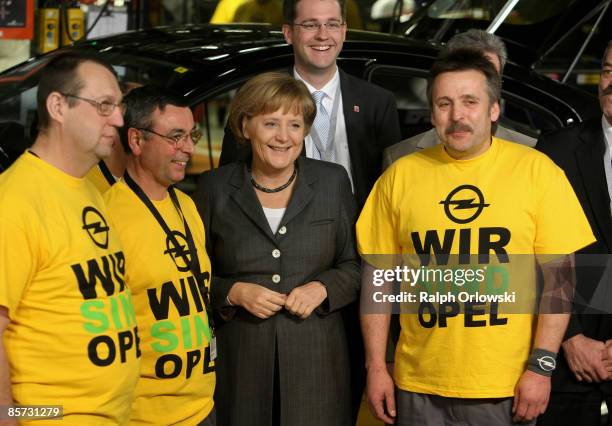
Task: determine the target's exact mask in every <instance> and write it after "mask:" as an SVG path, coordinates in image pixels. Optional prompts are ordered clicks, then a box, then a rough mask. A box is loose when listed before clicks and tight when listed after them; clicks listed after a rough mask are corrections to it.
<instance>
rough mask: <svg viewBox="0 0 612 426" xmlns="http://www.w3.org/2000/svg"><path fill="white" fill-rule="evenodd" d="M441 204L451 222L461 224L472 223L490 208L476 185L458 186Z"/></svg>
mask: <svg viewBox="0 0 612 426" xmlns="http://www.w3.org/2000/svg"><path fill="white" fill-rule="evenodd" d="M439 204H442V205H443V206H444V213H446V216H447V217H448V218H449V219H450V220H452V221H453V222H455V223H460V224H464V223H470V222H472V221H473V220H475V219H476V218H477V217H478V216H480V213H482V211H483V210H484V208H485V207H489V206H490V204H487V203H485V199H484V195H482V192H481V191H480V189H479V188H477V187H475V186H474V185H460V186H458V187H457V188H455V189H453V190H452V191H451V192H450V193H449V194H448V195H447V196H446V199H445V200H442V201H440V203H439Z"/></svg>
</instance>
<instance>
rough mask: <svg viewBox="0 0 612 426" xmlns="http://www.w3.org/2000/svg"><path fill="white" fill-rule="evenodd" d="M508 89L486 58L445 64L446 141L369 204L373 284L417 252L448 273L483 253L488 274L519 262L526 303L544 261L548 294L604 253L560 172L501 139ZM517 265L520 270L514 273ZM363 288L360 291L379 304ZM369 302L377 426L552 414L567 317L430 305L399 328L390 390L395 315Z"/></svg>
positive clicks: (435, 71) (438, 112)
mask: <svg viewBox="0 0 612 426" xmlns="http://www.w3.org/2000/svg"><path fill="white" fill-rule="evenodd" d="M500 86H501V82H500V77H499V75H498V73H497V72H496V71H495V69H494V68H493V66H492V64H491V63H490V62H489V61H488V60H487V59H486V58H485V57H484V56H482V54H481V53H480V52H477V51H474V50H457V51H452V52H446V53H443V54H442V55H441V57H440V58H438V60H437V61H436V62H435V64H434V66H433V68H432V71H431V75H430V82H429V87H428V95H429V98H430V104H431V108H432V117H431V118H432V124H433V125H434V127H435V128H436V132H437V133H438V136H439V137H440V139H441V140H442V142H443V143H442V144H441V145H438V146H435V147H433V148H430V149H427V150H423V151H420V152H418V153H415V154H411V155H409V156H406V157H403V158H401V159H400V160H398V161H397V162H396V163H394V164H393V165H392V166H391V167H390V168H389V169H388V170H387V171H386V172H385V173H384V174H383V176H382V177H381V178H380V179H379V180H378V182H377V183H376V185H375V186H374V189H373V190H372V192H371V193H370V196H369V198H368V201H367V202H366V204H365V207H364V209H363V211H362V213H361V216H360V218H359V221H358V223H357V239H358V245H359V250H360V253H361V255H362V256H363V258H364V260H365V261H366V263H368V264H369V265H371V266H369V267H367V268H365V270H364V271H366V272H367V271H370V272H371V273H372V275H371V277H374V278H375V277H376V271H373V272H372V269H373V268H377V267H380V266H381V265H382V262H383V261H382V260H381V257H380V256H377V255H398V254H405V255H407V254H419V255H421V259H423V262H424V261H425V258H426V257H429V258H430V259H435V260H436V261H437V263H438V265H444V264H445V262H448V259H449V256H448V255H453V254H455V255H459V256H455V257H454V259H455V260H456V259H458V260H459V263H462V262H466V263H469V262H470V261H471V259H469V258H470V256H469V255H470V254H479V256H477V257H479V258H481V259H479V262H480V265H479V266H481V267H482V268H481V269H482V271H484V272H483V274H485V275H486V271H487V266H488V267H489V268H491V269H494V267H498V266H499V265H501V266H502V267H503V266H504V265H506V264H507V265H506V266H507V267H508V269H507V271H509V277H510V278H509V281H510V284H511V285H514V286H515V287H516V286H518V285H520V286H521V287H520V288H518V290H517V292H518V293H530V292H534V293H535V287H536V280H535V278H536V277H535V259H536V258H537V259H538V260H541V259H542V256H543V255H554V256H551V257H553V258H556V262H555V263H556V264H557V265H561V267H560V268H559V269H557V272H558V274H557V278H559V279H558V281H556V282H555V280H552V279H551V277H552V274H551V272H550V271H551V269H550V266H546V265H542V268H543V274H544V280H545V283H544V284H545V289H549V288H553V285H558V286H560V287H559V288H563V287H562V286H564V285H567V284H568V283H570V282H569V281H570V279H569V278H567V274H568V273H569V272H571V271H568V269H569V267H568V265H569V264H571V263H569V262H571V254H572V253H574V252H575V251H576V250H578V249H580V248H582V247H584V246H585V245H587V244H589V243H591V242H592V241H593V235H592V232H591V229H590V227H589V225H588V222H587V221H586V218H585V216H584V213H583V212H582V209H581V207H580V205H579V203H578V201H577V199H576V196H575V194H574V193H573V191H572V189H571V187H570V185H569V183H568V182H567V179H566V178H565V176H564V174H563V172H562V171H561V170H560V169H559V168H558V167H556V166H555V165H554V164H553V163H552V162H551V161H550V160H548V159H547V158H546V157H545V156H543V155H541V154H540V153H538V152H536V151H535V150H533V149H531V148H528V147H525V146H522V145H519V144H514V143H510V142H507V141H504V140H501V139H498V138H495V137H493V138H492V137H491V123H492V122H494V121H497V119H498V117H499V103H498V102H499V97H500ZM423 255H428V256H423ZM461 255H463V260H462V256H461ZM466 255H467V257H468V260H467V261H466V260H465V257H466ZM518 255H521V256H522V258H521V259H523V260H524V259H525V258H527V260H530V259H531V263H529V262H527V263H526V264H521V262H518V260H517V258H518ZM514 256H516V257H514ZM510 257H512V260H513V261H516V262H518V263H519V264H521V267H516V266H515V267H514V268H510V267H509V265H510V263H509V262H510V260H511V259H510ZM377 259H378V260H377ZM455 269H456V268H455ZM476 272H477V271H476ZM485 275H483V276H485ZM365 282H367V281H364V283H365ZM370 282H371V283H372V284H373V285H377V284H376V283H375V281H374V280H372V281H370ZM419 285H421V283H419ZM452 285H457V286H461V285H463V283H459V282H458V280H455V281H454V282H453V281H451V286H452ZM364 286H366V287H364V288H363V289H362V293H363V294H366V295H367V294H369V293H371V291H370V290H371V289H370V288H368V287H367V284H364ZM520 296H523V294H519V297H520ZM419 297H420V295H419ZM457 300H459V301H457ZM463 302H465V303H463ZM566 302H567V301H566ZM363 303H364V298H363V296H362V317H361V321H362V329H363V334H364V341H365V345H366V366H367V370H368V385H367V394H368V401H369V403H370V406H371V408H372V411H373V412H374V414H375V415H376V416H377V417H378V418H379V419H381V420H384V421H386V422H388V423H391V422H393V421H394V420H395V424H396V425H402V426H405V425H438V424H447V423H449V422H465V424H491V425H508V424H512V423H513V422H514V421H522V422H534V421H535V418H536V417H537V416H538V415H539V414H541V413H542V412H543V411H544V409H545V408H546V404H547V401H548V397H549V393H550V374H551V372H552V371H551V370H552V369H554V364H555V357H556V353H557V351H558V349H559V345H560V342H561V338H562V336H563V333H564V331H565V328H566V326H567V321H568V315H567V313H566V312H567V311H562V310H560V311H549V313H550V314H548V315H542V314H541V315H539V316H537V317H536V316H534V315H533V314H532V313H531V311H528V310H526V309H525V310H522V311H520V310H519V311H516V312H501V311H500V310H499V309H498V305H496V303H497V302H491V301H489V302H488V303H483V302H482V301H480V300H477V301H476V302H474V301H473V300H468V301H466V300H465V298H464V299H460V298H457V299H453V300H451V301H449V302H440V303H435V302H434V303H432V302H431V300H429V299H427V298H424V300H423V299H421V298H419V299H417V300H416V302H415V305H416V309H415V311H416V312H414V313H408V314H402V315H401V316H400V323H401V334H400V340H399V343H398V345H397V349H396V354H395V371H394V378H393V380H392V379H391V377H390V376H389V374H388V373H387V369H386V365H385V348H386V339H387V334H388V326H389V320H390V315H388V314H386V313H376V314H372V313H371V312H372V311H371V310H370V314H369V313H368V309H369V307H371V306H372V305H368V304H363ZM565 306H569V305H567V304H566V305H565ZM394 384H395V386H396V387H397V392H396V393H394V387H393V386H394Z"/></svg>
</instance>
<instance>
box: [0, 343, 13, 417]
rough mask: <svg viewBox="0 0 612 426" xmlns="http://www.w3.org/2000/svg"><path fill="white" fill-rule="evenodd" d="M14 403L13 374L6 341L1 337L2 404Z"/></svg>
mask: <svg viewBox="0 0 612 426" xmlns="http://www.w3.org/2000/svg"><path fill="white" fill-rule="evenodd" d="M12 403H13V394H12V393H11V374H10V368H9V363H8V357H7V355H6V350H5V348H4V342H3V341H2V339H0V405H10V404H12Z"/></svg>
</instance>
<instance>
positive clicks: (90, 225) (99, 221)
mask: <svg viewBox="0 0 612 426" xmlns="http://www.w3.org/2000/svg"><path fill="white" fill-rule="evenodd" d="M82 220H83V228H82V229H84V230H85V231H87V235H89V238H91V240H92V241H93V242H94V244H95V245H97V246H98V247H100V248H103V249H106V248H108V231H109V227H108V225H107V223H106V220H105V219H104V216H102V213H100V212H99V211H98V210H96V209H95V208H94V207H91V206H87V207H85V208H84V209H83V213H82Z"/></svg>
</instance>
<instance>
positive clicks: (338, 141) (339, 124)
mask: <svg viewBox="0 0 612 426" xmlns="http://www.w3.org/2000/svg"><path fill="white" fill-rule="evenodd" d="M293 76H294V77H295V79H296V80H300V81H302V82H304V84H305V85H306V87H307V88H308V91H309V92H310V93H312V92H316V91H317V90H320V91H322V92H323V93H325V97H324V98H323V100H322V103H323V107H324V108H325V110H326V111H327V112H328V113H329V114H331V111H332V107H333V104H334V96H335V95H336V90H337V89H338V85H339V84H340V73H339V72H338V67H336V73H335V74H334V76H333V77H332V79H331V80H329V81H328V82H327V84H325V86H323V87H322V88H321V89H316V88H315V87H313V86H312V85H310V84H309V83H308V82H307V81H306V80H304V79H303V78H302V77H301V76H300V74H299V73H298V72H297V70H296V69H295V68H294V69H293ZM338 94H339V96H340V100H339V103H338V115H337V117H336V132H335V134H334V154H335V158H336V161H335V162H336V163H337V164H340V165H341V166H342V167H344V168H345V169H346V172H347V173H348V175H349V179H350V180H351V189H352V190H353V192H354V191H355V190H354V188H353V175H352V174H351V157H350V154H349V147H348V139H347V137H346V124H345V123H344V111H343V109H342V91H339V92H338ZM304 143H305V148H306V157H308V158H313V157H314V154H313V152H314V150H315V144H314V142H313V141H312V137H311V136H310V135H308V136H306V138H305V139H304Z"/></svg>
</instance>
